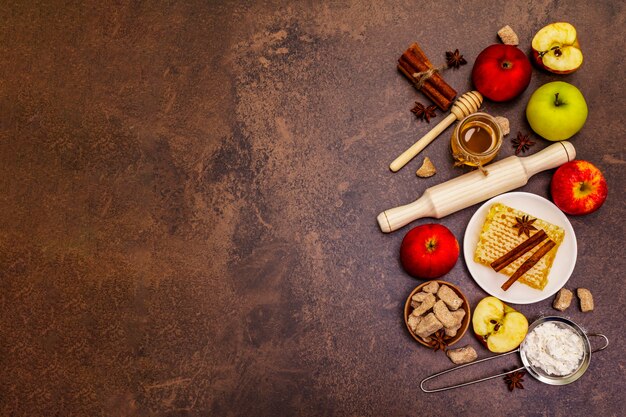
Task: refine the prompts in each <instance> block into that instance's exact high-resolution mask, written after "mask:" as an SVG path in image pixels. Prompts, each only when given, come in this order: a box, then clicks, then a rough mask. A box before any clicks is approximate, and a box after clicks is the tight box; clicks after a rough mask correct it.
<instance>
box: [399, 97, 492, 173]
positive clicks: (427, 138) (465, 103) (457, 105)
mask: <svg viewBox="0 0 626 417" xmlns="http://www.w3.org/2000/svg"><path fill="white" fill-rule="evenodd" d="M481 104H483V96H482V94H480V93H479V92H478V91H469V92H467V93H465V94H463V95H462V96H461V97H459V98H458V99H457V100H456V101H455V102H454V104H453V105H452V108H451V109H450V114H449V115H448V116H447V117H446V118H445V119H443V120H442V121H441V122H439V124H438V125H437V126H435V127H433V129H432V130H431V131H430V132H428V133H427V134H425V135H424V136H423V137H422V138H421V139H420V140H418V141H417V142H415V143H414V144H413V146H411V147H410V148H409V149H407V150H406V151H404V152H402V154H401V155H400V156H399V157H397V158H396V159H394V160H393V162H392V163H391V164H390V165H389V169H390V170H392V171H393V172H397V171H398V170H399V169H400V168H402V167H403V166H405V165H406V164H407V163H408V162H409V161H410V160H411V159H413V158H415V156H416V155H417V154H418V153H420V152H421V151H422V150H423V149H424V148H425V147H427V146H428V145H429V144H430V142H432V141H433V140H435V139H437V136H439V135H440V134H441V132H443V131H444V130H446V129H447V128H448V126H450V125H451V124H452V123H454V122H456V121H457V120H461V119H463V118H464V117H467V116H469V115H470V114H472V113H476V112H477V111H478V108H479V107H480V105H481Z"/></svg>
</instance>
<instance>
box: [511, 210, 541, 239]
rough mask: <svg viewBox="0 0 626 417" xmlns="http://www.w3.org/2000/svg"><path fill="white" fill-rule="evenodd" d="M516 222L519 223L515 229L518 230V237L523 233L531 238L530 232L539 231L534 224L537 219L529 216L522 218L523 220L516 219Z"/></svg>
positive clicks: (515, 225)
mask: <svg viewBox="0 0 626 417" xmlns="http://www.w3.org/2000/svg"><path fill="white" fill-rule="evenodd" d="M515 220H516V221H517V223H516V224H514V225H513V227H514V228H516V229H517V235H518V236H521V235H522V233H523V234H525V235H526V236H528V237H530V231H531V230H537V228H536V227H535V226H533V223H534V222H535V220H537V219H531V218H530V217H529V216H526V215H524V216H522V218H519V217H516V218H515Z"/></svg>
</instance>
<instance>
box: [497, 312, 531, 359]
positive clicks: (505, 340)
mask: <svg viewBox="0 0 626 417" xmlns="http://www.w3.org/2000/svg"><path fill="white" fill-rule="evenodd" d="M527 332H528V320H526V317H524V315H523V314H522V313H519V312H517V311H515V312H511V313H508V314H507V315H505V316H504V318H503V319H502V323H501V324H500V327H499V328H498V330H496V331H494V333H492V334H491V335H490V336H489V337H488V338H487V348H488V349H489V350H490V351H492V352H496V353H503V352H509V351H511V350H513V349H515V348H516V347H518V346H519V345H520V344H521V343H522V341H523V340H524V337H526V333H527Z"/></svg>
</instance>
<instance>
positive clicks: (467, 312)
mask: <svg viewBox="0 0 626 417" xmlns="http://www.w3.org/2000/svg"><path fill="white" fill-rule="evenodd" d="M434 281H436V282H437V283H439V285H447V286H448V287H450V289H451V290H453V291H454V292H455V293H456V295H458V296H459V297H460V298H461V299H462V300H463V305H462V306H461V307H460V308H462V309H463V310H465V316H463V320H462V321H461V327H460V328H459V330H458V331H457V333H456V335H455V336H454V337H452V338H450V339H446V341H447V342H448V346H452V345H453V344H455V343H456V342H458V341H459V340H461V338H462V337H463V335H464V334H465V332H466V331H467V328H468V327H469V324H470V318H471V309H470V305H469V302H468V301H467V298H466V297H465V295H463V293H462V292H461V290H460V289H458V287H457V286H456V285H454V284H450V283H449V282H445V281H439V280H434ZM431 282H433V281H426V282H424V283H423V284H421V285H418V286H417V287H415V289H414V290H413V291H411V294H409V296H408V297H407V299H406V303H404V324H405V325H406V328H407V330H408V331H409V333H410V334H411V336H413V339H415V340H417V342H418V343H420V344H422V345H424V346H426V347H431V346H430V345H429V344H428V343H426V342H425V341H423V340H422V339H421V338H420V337H418V336H417V335H415V333H413V332H412V331H411V328H410V327H409V315H410V313H411V311H412V310H413V307H411V297H413V296H414V295H415V294H417V293H418V292H420V291H421V290H422V288H424V286H426V285H428V284H429V283H431Z"/></svg>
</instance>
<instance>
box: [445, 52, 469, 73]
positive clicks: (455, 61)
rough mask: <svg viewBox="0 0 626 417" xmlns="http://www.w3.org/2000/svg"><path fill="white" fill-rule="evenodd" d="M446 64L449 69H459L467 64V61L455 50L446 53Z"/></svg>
mask: <svg viewBox="0 0 626 417" xmlns="http://www.w3.org/2000/svg"><path fill="white" fill-rule="evenodd" d="M446 63H447V64H448V68H456V69H458V68H459V67H460V66H461V65H465V64H467V61H466V60H465V58H463V55H461V53H460V52H459V50H458V49H455V50H454V52H450V51H448V52H446Z"/></svg>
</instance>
